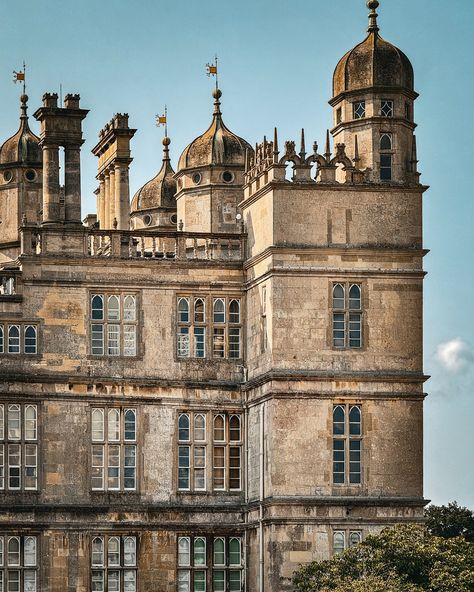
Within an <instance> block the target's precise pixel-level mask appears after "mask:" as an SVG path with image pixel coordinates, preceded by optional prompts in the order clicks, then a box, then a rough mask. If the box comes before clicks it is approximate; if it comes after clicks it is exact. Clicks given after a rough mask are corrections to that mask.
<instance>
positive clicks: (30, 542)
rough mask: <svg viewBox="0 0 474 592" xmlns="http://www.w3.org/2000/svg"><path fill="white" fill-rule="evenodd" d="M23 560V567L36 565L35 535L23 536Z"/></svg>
mask: <svg viewBox="0 0 474 592" xmlns="http://www.w3.org/2000/svg"><path fill="white" fill-rule="evenodd" d="M23 562H24V566H25V567H35V566H36V537H26V538H25V541H24V549H23ZM25 590H26V587H25Z"/></svg>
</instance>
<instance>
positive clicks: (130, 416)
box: [125, 409, 136, 442]
mask: <svg viewBox="0 0 474 592" xmlns="http://www.w3.org/2000/svg"><path fill="white" fill-rule="evenodd" d="M135 438H136V412H135V410H134V409H127V410H126V411H125V440H127V441H129V442H134V441H135Z"/></svg>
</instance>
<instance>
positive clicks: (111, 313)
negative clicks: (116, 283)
mask: <svg viewBox="0 0 474 592" xmlns="http://www.w3.org/2000/svg"><path fill="white" fill-rule="evenodd" d="M107 318H108V320H109V321H119V320H120V300H119V299H118V297H117V296H109V300H108V307H107Z"/></svg>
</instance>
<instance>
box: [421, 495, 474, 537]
mask: <svg viewBox="0 0 474 592" xmlns="http://www.w3.org/2000/svg"><path fill="white" fill-rule="evenodd" d="M425 517H426V518H427V522H426V528H427V529H428V531H429V532H430V533H431V534H433V535H435V536H440V537H444V538H446V539H449V538H453V537H457V536H463V537H464V538H465V539H466V541H470V542H471V543H472V542H474V514H473V512H472V510H469V509H468V508H463V507H461V506H459V505H458V504H457V502H451V503H449V504H448V505H447V506H428V507H427V508H426V510H425Z"/></svg>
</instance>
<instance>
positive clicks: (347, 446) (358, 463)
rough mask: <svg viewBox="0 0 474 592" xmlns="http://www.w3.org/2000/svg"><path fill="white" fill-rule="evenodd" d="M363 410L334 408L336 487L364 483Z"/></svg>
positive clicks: (358, 408) (344, 407) (334, 481)
mask: <svg viewBox="0 0 474 592" xmlns="http://www.w3.org/2000/svg"><path fill="white" fill-rule="evenodd" d="M361 455H362V408H361V407H360V405H335V406H334V408H333V462H332V476H333V483H334V485H360V484H361V482H362V456H361Z"/></svg>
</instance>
